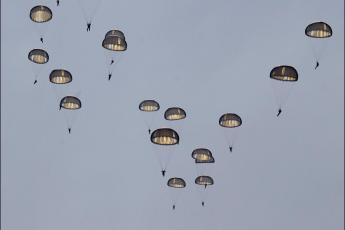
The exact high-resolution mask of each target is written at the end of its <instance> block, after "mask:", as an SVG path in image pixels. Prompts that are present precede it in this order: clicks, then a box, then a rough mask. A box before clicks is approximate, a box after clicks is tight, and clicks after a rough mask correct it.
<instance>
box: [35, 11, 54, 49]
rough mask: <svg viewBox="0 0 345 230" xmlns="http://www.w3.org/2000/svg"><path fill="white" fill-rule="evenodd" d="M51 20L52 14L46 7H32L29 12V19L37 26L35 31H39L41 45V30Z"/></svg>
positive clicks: (42, 32)
mask: <svg viewBox="0 0 345 230" xmlns="http://www.w3.org/2000/svg"><path fill="white" fill-rule="evenodd" d="M52 18H53V12H52V11H51V9H50V8H49V7H47V6H43V5H38V6H35V7H33V8H32V9H31V10H30V19H31V21H32V22H34V23H35V24H36V25H37V29H38V30H39V31H38V32H39V35H40V41H41V42H42V43H43V34H44V31H43V28H44V27H46V26H44V25H46V24H47V23H48V22H49V21H50V20H52Z"/></svg>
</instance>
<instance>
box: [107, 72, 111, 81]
mask: <svg viewBox="0 0 345 230" xmlns="http://www.w3.org/2000/svg"><path fill="white" fill-rule="evenodd" d="M111 76H112V74H111V73H109V74H108V81H110V79H111Z"/></svg>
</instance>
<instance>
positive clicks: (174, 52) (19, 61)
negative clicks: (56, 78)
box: [1, 0, 344, 230]
mask: <svg viewBox="0 0 345 230" xmlns="http://www.w3.org/2000/svg"><path fill="white" fill-rule="evenodd" d="M90 2H91V3H92V1H90V0H86V1H84V3H82V4H88V3H90ZM38 4H43V5H47V6H49V7H50V9H51V10H52V11H53V19H52V21H51V22H50V23H49V24H48V25H46V26H45V27H46V28H44V31H45V33H44V44H43V45H42V44H41V43H40V41H39V38H40V37H39V34H38V33H37V32H38V31H39V30H41V29H42V28H39V29H37V26H36V25H34V23H33V22H32V21H30V18H29V12H30V9H31V8H32V7H33V6H35V5H38ZM1 6H2V7H1V220H2V221H1V227H2V228H3V229H7V230H17V229H26V230H46V229H49V230H55V229H56V230H61V229H64V230H69V229H71V230H72V229H73V230H76V229H83V230H94V229H102V230H108V229H123V230H127V229H128V230H130V229H150V230H156V229H166V230H169V229H174V230H177V229H178V230H179V229H181V230H182V229H215V230H218V229H219V230H221V229H236V230H242V229H243V230H247V229H257V230H276V229H281V230H285V229H286V230H290V229H295V230H299V229H303V230H309V229H312V230H321V229H322V230H323V229H334V230H338V229H339V230H340V229H344V219H343V218H344V173H343V172H344V129H343V127H344V2H343V1H342V0H327V1H326V0H310V1H300V0H290V1H282V0H279V1H277V0H262V1H249V0H232V1H225V0H224V1H221V0H218V1H204V0H200V1H196V0H184V1H180V0H179V1H176V0H175V1H172V0H166V1H159V0H146V1H134V0H118V1H111V0H102V1H101V3H100V4H99V6H98V7H97V11H96V13H95V14H94V18H93V21H92V27H91V31H90V32H86V23H85V20H84V17H83V13H82V12H83V11H82V7H81V3H80V1H78V0H74V1H64V0H61V1H60V6H59V7H56V5H55V1H44V0H42V1H27V0H17V1H11V0H2V1H1ZM90 9H91V8H90ZM315 21H325V22H327V23H328V24H329V25H331V26H332V29H333V36H332V37H331V38H329V39H324V40H322V41H315V40H313V39H310V38H308V37H306V36H305V34H304V30H305V27H306V26H307V25H308V24H310V23H312V22H315ZM111 29H119V30H121V31H123V32H124V34H125V36H126V41H127V43H128V49H127V50H126V51H125V52H124V53H123V54H122V55H121V59H119V62H118V63H116V66H115V68H114V71H113V77H112V79H111V81H108V80H107V75H108V72H107V63H106V55H105V52H104V49H103V48H102V46H101V43H102V39H103V38H104V36H105V33H106V32H107V31H109V30H111ZM34 48H43V49H45V50H47V52H48V53H49V56H50V60H49V62H48V63H47V64H46V65H45V66H44V67H42V70H41V71H40V74H39V76H38V84H36V85H33V81H34V79H35V77H34V76H35V71H37V69H35V68H33V65H32V64H31V63H30V62H29V60H28V59H27V55H28V53H29V51H30V50H31V49H34ZM314 50H322V52H321V53H320V56H318V57H319V62H320V66H319V68H318V69H317V70H314V65H315V56H314V55H313V51H314ZM278 65H291V66H294V67H295V68H296V70H297V71H298V73H299V79H298V81H297V82H296V83H295V84H294V86H292V87H291V89H290V95H289V97H288V98H287V101H286V103H285V104H284V105H283V107H282V109H283V113H282V114H281V115H280V117H279V118H277V117H276V113H277V109H278V107H277V104H276V100H275V98H276V97H277V95H275V94H274V90H276V89H277V88H276V86H275V84H274V83H272V80H271V79H270V78H269V73H270V71H271V69H272V68H273V67H275V66H278ZM57 68H64V69H66V70H69V71H70V72H71V73H72V75H73V82H72V83H71V84H70V85H69V86H66V87H62V88H54V87H52V85H51V84H50V82H49V73H50V72H51V70H53V69H57ZM36 73H37V72H36ZM289 87H290V86H289ZM283 88H284V87H283ZM69 94H70V95H77V96H78V97H79V98H80V100H81V101H82V108H81V109H80V110H79V111H77V113H75V114H72V115H71V114H65V112H63V111H60V112H59V111H58V103H59V99H60V98H61V97H62V96H64V95H69ZM145 99H155V100H157V101H158V102H159V103H160V107H161V109H160V110H159V111H158V112H157V114H156V116H155V117H154V119H153V120H152V126H151V129H152V130H154V129H157V128H160V127H171V128H174V129H175V130H177V132H178V133H179V135H180V138H181V140H180V144H179V146H177V147H176V148H175V149H174V151H173V153H172V158H171V161H170V163H169V165H168V168H167V175H166V177H165V178H163V177H162V176H161V174H160V167H159V164H158V160H157V156H156V155H155V154H157V151H156V149H155V148H154V147H152V144H151V143H150V140H149V136H148V133H147V126H146V125H145V116H144V114H143V113H142V112H141V111H139V110H138V105H139V103H140V102H141V101H142V100H145ZM173 106H179V107H181V108H183V109H185V111H186V113H187V118H186V119H185V120H183V121H181V122H168V121H165V120H164V118H163V114H164V111H165V109H167V108H169V107H173ZM227 112H230V113H237V114H238V115H240V116H241V118H242V120H243V125H242V126H241V127H240V128H239V130H238V135H237V139H236V146H234V151H233V153H229V151H228V147H227V142H226V138H225V137H226V134H225V133H224V130H223V129H222V128H221V127H219V125H218V119H219V117H220V116H221V115H222V114H224V113H227ZM69 116H73V128H72V133H71V134H68V132H67V121H68V119H69ZM201 147H203V148H209V149H210V150H211V151H212V153H213V156H214V158H215V161H216V162H215V164H214V165H213V166H210V167H208V168H207V169H206V170H205V172H206V173H207V174H208V175H210V176H212V177H213V178H214V181H215V184H214V185H213V186H212V187H211V186H210V188H208V193H207V198H206V205H205V207H202V206H201V204H200V202H201V198H200V195H199V193H198V188H197V187H196V185H195V184H194V179H195V177H196V176H197V171H196V167H195V165H194V162H193V160H192V158H191V153H192V151H193V150H194V149H196V148H201ZM155 151H156V152H155ZM160 153H161V152H159V153H158V154H160ZM170 177H182V178H184V179H185V181H186V183H187V186H186V188H185V189H184V190H182V191H181V192H180V194H179V199H178V202H177V204H176V209H175V210H172V208H171V207H172V198H171V196H170V195H171V191H170V190H169V189H168V188H167V186H166V182H167V180H168V178H170Z"/></svg>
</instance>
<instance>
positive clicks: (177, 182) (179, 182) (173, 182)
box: [167, 177, 186, 210]
mask: <svg viewBox="0 0 345 230" xmlns="http://www.w3.org/2000/svg"><path fill="white" fill-rule="evenodd" d="M167 185H168V187H169V188H171V196H172V202H173V205H172V209H173V210H175V208H176V203H177V201H178V198H179V192H181V191H178V190H180V189H182V188H185V187H186V182H185V181H184V180H183V179H182V178H179V177H172V178H170V179H169V180H168V182H167ZM176 189H178V190H176ZM174 190H175V191H174Z"/></svg>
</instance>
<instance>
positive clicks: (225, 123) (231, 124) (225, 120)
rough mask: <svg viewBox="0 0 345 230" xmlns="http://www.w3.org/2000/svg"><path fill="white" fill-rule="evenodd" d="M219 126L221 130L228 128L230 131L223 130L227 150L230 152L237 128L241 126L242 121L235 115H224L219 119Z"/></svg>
mask: <svg viewBox="0 0 345 230" xmlns="http://www.w3.org/2000/svg"><path fill="white" fill-rule="evenodd" d="M219 125H220V126H221V127H223V128H230V130H224V135H225V139H226V141H227V143H228V145H229V150H230V152H232V150H233V147H234V144H235V141H236V139H237V135H238V128H237V127H240V126H241V125H242V119H241V117H240V116H238V115H237V114H235V113H226V114H223V115H222V116H221V117H220V118H219Z"/></svg>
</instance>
